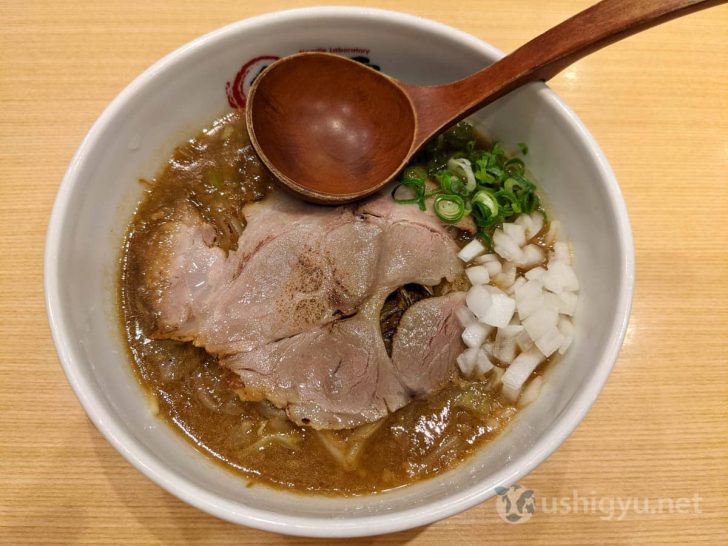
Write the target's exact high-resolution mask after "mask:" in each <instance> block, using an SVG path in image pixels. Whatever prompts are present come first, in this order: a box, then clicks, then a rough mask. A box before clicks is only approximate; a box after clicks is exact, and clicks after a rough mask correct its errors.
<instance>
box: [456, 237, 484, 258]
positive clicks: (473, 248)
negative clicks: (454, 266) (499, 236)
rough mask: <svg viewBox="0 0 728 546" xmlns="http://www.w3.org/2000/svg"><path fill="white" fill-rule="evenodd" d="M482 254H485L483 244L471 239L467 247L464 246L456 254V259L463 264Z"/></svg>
mask: <svg viewBox="0 0 728 546" xmlns="http://www.w3.org/2000/svg"><path fill="white" fill-rule="evenodd" d="M483 252H485V247H484V246H483V243H481V242H480V241H478V239H473V240H472V241H470V242H469V243H468V244H467V245H465V246H464V247H463V248H462V249H461V250H460V252H458V258H460V259H461V260H462V261H464V262H469V261H470V260H472V259H473V258H475V257H476V256H479V255H480V254H482V253H483Z"/></svg>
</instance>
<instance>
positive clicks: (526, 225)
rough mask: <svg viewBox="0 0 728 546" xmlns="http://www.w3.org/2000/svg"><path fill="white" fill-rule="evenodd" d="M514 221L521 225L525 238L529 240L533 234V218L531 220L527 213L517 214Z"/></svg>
mask: <svg viewBox="0 0 728 546" xmlns="http://www.w3.org/2000/svg"><path fill="white" fill-rule="evenodd" d="M514 223H516V224H518V225H519V226H522V227H523V230H524V233H525V235H526V239H527V240H530V239H531V238H532V237H533V236H534V232H533V228H534V225H533V220H531V217H530V216H529V215H528V214H519V215H518V218H516V220H515V222H514Z"/></svg>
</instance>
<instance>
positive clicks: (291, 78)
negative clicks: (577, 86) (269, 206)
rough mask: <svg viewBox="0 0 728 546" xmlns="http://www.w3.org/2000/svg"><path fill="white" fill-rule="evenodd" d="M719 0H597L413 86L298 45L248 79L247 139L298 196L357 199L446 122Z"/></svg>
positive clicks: (341, 200) (389, 177) (397, 168)
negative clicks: (494, 54)
mask: <svg viewBox="0 0 728 546" xmlns="http://www.w3.org/2000/svg"><path fill="white" fill-rule="evenodd" d="M726 1H728V0H603V1H602V2H600V3H598V4H596V5H594V6H592V7H590V8H588V9H586V10H585V11H582V12H581V13H579V14H577V15H575V16H574V17H572V18H571V19H568V20H566V21H564V22H563V23H561V24H559V25H557V26H555V27H554V28H552V29H551V30H549V31H547V32H546V33H544V34H541V35H540V36H538V37H536V38H534V39H533V40H531V41H530V42H528V43H527V44H525V45H524V46H522V47H520V48H519V49H517V50H516V51H514V52H513V53H511V54H510V55H508V56H506V57H504V58H503V59H501V60H500V61H498V62H496V63H495V64H492V65H490V66H488V67H487V68H484V69H483V70H481V71H479V72H476V73H475V74H473V75H472V76H469V77H467V78H465V79H463V80H459V81H456V82H454V83H450V84H447V85H435V86H424V87H423V86H416V85H410V84H406V83H403V82H400V81H397V80H395V79H393V78H390V77H388V76H385V75H384V74H381V73H380V72H377V71H376V70H373V69H371V68H368V67H366V66H364V65H362V64H360V63H358V62H356V61H353V60H351V59H347V58H345V57H340V56H337V55H332V54H327V53H299V54H296V55H291V56H289V57H284V58H282V59H280V60H279V61H277V62H275V63H273V64H272V65H271V66H269V67H268V68H267V69H266V70H265V71H264V72H263V73H262V74H261V75H260V76H259V77H258V79H257V80H256V81H255V83H254V84H253V86H252V88H251V89H250V93H249V96H248V110H247V113H246V117H247V123H248V130H249V132H250V138H251V140H252V143H253V146H254V147H255V149H256V151H257V152H258V154H259V155H260V158H261V159H262V160H263V162H264V163H265V164H266V165H267V166H268V168H269V169H270V170H271V171H272V173H273V174H274V175H275V176H276V177H277V178H278V179H279V180H280V181H281V182H283V184H285V186H287V187H288V188H290V189H291V190H293V191H294V192H296V193H297V194H299V195H300V196H301V197H302V198H304V199H306V200H308V201H312V202H316V203H323V204H340V203H346V202H351V201H355V200H357V199H361V198H362V197H365V196H367V195H370V194H372V193H374V192H375V191H377V190H378V189H380V188H381V187H382V186H383V185H385V184H386V183H387V182H389V181H390V180H392V178H394V177H395V176H396V175H397V174H398V173H399V172H400V171H401V170H402V168H403V167H404V166H405V164H406V163H407V161H408V160H409V159H410V158H411V157H412V154H414V153H415V152H416V151H417V150H419V148H420V147H421V146H422V145H423V144H424V143H425V142H427V140H428V139H430V138H431V137H432V136H434V135H435V134H436V133H438V132H439V131H441V130H442V129H443V128H445V127H447V126H448V125H450V124H451V123H453V122H455V121H457V120H460V119H462V118H464V117H465V116H467V115H468V114H470V113H471V112H473V111H474V110H477V109H479V108H482V107H483V106H485V105H487V104H489V103H491V102H493V101H494V100H496V99H498V98H499V97H502V96H503V95H505V94H506V93H509V92H510V91H513V90H514V89H516V88H518V87H520V86H522V85H523V84H525V83H528V82H532V81H537V80H541V81H545V80H548V79H549V78H551V77H553V76H554V75H556V74H557V73H559V72H560V71H561V70H563V69H564V68H566V67H567V66H569V65H570V64H572V63H573V62H575V61H576V60H578V59H580V58H581V57H584V56H585V55H588V54H589V53H591V52H593V51H596V50H598V49H600V48H602V47H604V46H606V45H609V44H611V43H613V42H616V41H617V40H621V39H622V38H625V37H627V36H630V35H632V34H635V33H637V32H640V31H641V30H644V29H646V28H649V27H652V26H654V25H657V24H660V23H662V22H665V21H668V20H670V19H674V18H676V17H679V16H681V15H686V14H688V13H691V12H693V11H697V10H700V9H704V8H708V7H711V6H715V5H718V4H722V3H724V2H726Z"/></svg>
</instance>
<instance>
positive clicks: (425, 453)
mask: <svg viewBox="0 0 728 546" xmlns="http://www.w3.org/2000/svg"><path fill="white" fill-rule="evenodd" d="M143 182H144V181H143ZM145 184H147V185H148V191H147V193H146V195H145V197H144V199H143V200H142V202H141V204H140V205H139V208H138V210H137V212H136V214H135V216H134V219H133V221H132V223H131V225H130V227H129V231H128V234H127V239H126V243H125V246H124V250H123V257H122V267H121V279H120V315H121V320H122V323H123V327H124V331H125V334H126V338H127V340H128V346H129V350H130V353H131V356H132V360H133V363H134V367H135V369H136V371H137V372H138V376H139V378H140V381H141V383H142V384H143V386H144V388H145V389H146V390H147V391H148V393H149V396H150V397H151V399H152V401H153V402H154V407H155V408H157V410H158V414H159V415H160V417H162V418H163V419H165V420H167V421H168V422H169V423H170V425H171V426H173V428H175V429H177V430H178V431H180V432H181V433H183V434H184V437H185V438H187V439H188V440H190V441H191V442H193V443H194V444H195V445H196V446H197V447H198V448H199V449H200V450H203V451H204V452H206V453H208V454H209V455H211V456H212V457H214V458H215V459H217V460H219V461H221V462H222V463H223V464H224V465H226V466H227V467H228V468H230V469H233V470H234V471H236V472H239V473H240V474H242V475H243V476H244V477H245V478H247V479H249V480H252V481H253V482H260V483H265V484H268V485H272V486H277V487H283V488H287V489H291V490H295V491H300V492H315V493H320V494H336V495H342V494H343V495H356V494H366V493H371V492H376V491H382V490H386V489H391V488H395V487H399V486H402V485H406V484H408V483H411V482H413V481H417V480H421V479H424V478H428V477H431V476H433V475H435V474H437V473H438V472H441V471H443V470H447V469H450V468H452V467H454V466H455V465H457V464H458V463H460V462H462V461H463V460H464V459H465V458H467V457H468V456H469V455H471V454H472V453H473V452H474V451H475V450H477V449H478V448H479V447H480V446H482V445H483V444H484V443H485V442H487V441H488V440H490V439H491V438H493V437H494V436H495V435H497V434H498V433H499V432H500V431H501V430H502V429H503V428H504V427H505V426H506V424H507V423H508V422H509V421H510V420H511V418H512V417H513V415H514V414H515V413H516V408H515V407H514V406H513V405H511V404H508V403H506V402H504V400H503V399H502V398H501V396H500V395H499V394H498V391H497V390H495V389H493V388H492V387H491V385H490V384H489V380H488V379H489V377H490V375H489V376H486V377H485V379H481V380H477V381H465V380H461V381H458V382H457V383H456V384H451V385H449V386H447V387H446V388H444V389H442V390H440V391H439V392H436V393H434V394H431V395H430V396H429V397H427V398H425V399H420V400H415V401H413V402H412V403H410V404H408V405H407V406H405V407H404V408H402V409H400V410H398V411H397V412H395V413H393V414H391V415H389V416H388V417H385V418H384V419H382V420H380V421H378V422H375V423H370V424H367V425H364V426H361V427H359V428H357V429H353V430H341V431H315V430H313V429H310V428H308V427H299V426H296V425H294V424H293V423H291V422H290V421H289V420H288V419H287V417H286V414H285V413H284V412H283V411H282V410H279V409H277V408H275V407H274V406H273V405H272V404H270V403H269V402H267V401H262V402H247V401H241V400H240V398H239V397H238V396H237V395H236V393H235V389H236V388H239V387H240V386H241V384H240V382H239V381H238V380H237V379H236V378H237V376H235V375H234V374H233V373H232V372H230V371H228V370H226V369H224V368H222V367H221V366H220V365H219V364H218V363H217V360H216V358H215V357H213V356H211V355H209V354H208V353H206V352H205V351H204V350H202V349H200V348H197V347H194V346H193V345H192V344H191V343H184V342H178V341H170V340H155V339H151V338H149V337H147V332H148V331H149V330H148V316H147V314H148V310H147V309H145V308H144V305H143V303H142V298H140V297H139V293H138V291H139V288H138V287H139V286H140V283H139V282H138V278H139V275H140V268H139V266H138V264H139V263H140V260H143V259H144V256H143V249H144V245H143V244H142V243H143V242H144V241H145V239H146V238H148V237H150V233H151V232H152V230H153V229H154V228H155V226H157V225H159V223H160V222H163V221H164V219H165V217H166V216H167V215H169V214H171V211H172V210H173V209H174V206H175V203H179V201H180V200H186V201H187V202H189V203H191V204H193V205H194V206H195V207H196V208H197V210H199V211H200V213H201V214H202V216H203V217H204V219H205V220H206V221H208V222H209V223H211V224H212V225H213V226H214V227H215V230H216V235H217V238H216V240H217V244H218V245H219V246H221V247H222V248H223V249H224V250H230V249H234V248H235V247H236V242H237V239H238V237H239V236H240V234H241V233H242V232H243V230H244V229H245V228H244V219H243V217H242V213H241V210H242V207H243V206H244V205H245V204H246V203H249V202H251V201H256V200H260V199H264V198H265V196H266V195H267V194H269V193H270V192H272V191H277V190H275V189H274V188H273V184H272V180H271V178H270V175H269V174H268V173H267V172H266V171H265V169H264V168H263V166H262V165H261V163H260V162H259V160H258V159H257V157H256V155H255V153H254V151H253V149H252V146H251V145H250V142H249V140H248V137H247V133H246V131H245V121H244V116H243V115H242V114H241V113H238V112H235V113H231V114H228V115H226V116H225V117H222V118H221V119H219V120H217V121H216V122H214V123H213V124H212V125H211V126H210V127H209V128H207V129H205V130H204V131H203V132H202V133H200V134H199V135H198V136H197V137H196V138H194V139H193V140H191V141H189V142H187V143H185V144H183V145H182V146H180V147H179V148H177V149H176V150H175V152H174V153H173V155H172V157H171V158H170V159H169V162H168V163H167V165H166V166H165V168H164V169H163V170H162V172H160V173H159V175H158V176H157V178H156V179H155V180H154V181H152V182H149V183H148V182H145ZM435 290H438V288H437V287H436V288H435ZM428 292H429V290H428V289H425V288H423V287H419V286H416V285H414V286H405V287H403V288H402V289H400V290H399V291H397V292H396V293H394V294H392V295H391V296H390V298H389V299H388V300H387V302H386V303H385V306H384V309H383V311H382V318H381V328H382V333H383V337H384V339H385V344H386V345H388V347H389V343H391V336H392V333H393V331H394V330H395V329H396V324H397V321H398V319H399V317H400V316H401V315H402V312H403V310H404V309H406V308H407V306H408V305H411V304H412V303H414V302H415V301H417V300H419V299H421V298H423V297H427V296H428ZM543 367H544V365H542V366H541V368H540V370H542V369H543ZM251 483H252V482H251Z"/></svg>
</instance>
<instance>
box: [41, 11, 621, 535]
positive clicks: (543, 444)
mask: <svg viewBox="0 0 728 546" xmlns="http://www.w3.org/2000/svg"><path fill="white" fill-rule="evenodd" d="M335 16H339V17H341V16H346V17H353V18H365V19H372V20H387V21H391V22H396V23H399V24H403V25H406V26H411V27H417V28H419V29H420V30H424V31H425V32H429V33H434V34H439V35H447V36H448V37H449V38H451V39H455V40H457V41H460V42H463V43H465V44H467V45H470V46H472V47H474V49H477V50H479V51H482V52H483V53H485V54H488V55H491V56H494V57H496V58H500V57H502V56H503V52H501V51H500V50H498V49H496V48H494V47H493V46H491V45H489V44H488V43H486V42H484V41H482V40H480V39H478V38H476V37H475V36H472V35H470V34H468V33H466V32H464V31H461V30H458V29H456V28H453V27H451V26H449V25H445V24H443V23H439V22H436V21H432V20H430V19H425V18H422V17H418V16H414V15H410V14H406V13H401V12H396V11H391V10H385V9H378V8H362V7H350V6H325V7H322V6H316V7H306V8H298V9H289V10H283V11H277V12H273V13H267V14H263V15H258V16H255V17H251V18H248V19H244V20H241V21H237V22H234V23H232V24H229V25H226V26H224V27H222V28H219V29H217V30H213V31H212V32H209V33H207V34H205V35H203V36H201V37H199V38H196V39H195V40H193V41H191V42H188V43H187V44H185V45H182V46H181V47H179V48H178V49H176V50H174V51H173V52H171V53H169V54H167V55H166V56H164V57H163V58H162V59H160V60H159V61H157V62H156V63H154V64H153V65H152V66H150V67H149V68H147V69H146V70H145V71H144V72H143V73H142V74H140V75H139V76H138V77H136V78H135V79H134V80H133V81H132V82H131V83H129V84H128V85H127V86H126V87H125V88H124V89H123V90H122V91H121V92H120V93H119V94H118V95H117V96H116V97H115V98H114V100H113V101H112V102H111V103H110V104H109V105H108V106H107V107H106V108H105V110H104V111H103V113H102V114H101V115H100V116H99V118H98V119H97V120H96V121H95V122H94V124H93V125H92V127H91V129H90V130H89V131H88V133H87V134H86V136H85V137H84V139H83V140H82V142H81V144H80V145H79V147H78V149H77V150H76V152H75V154H74V156H73V158H72V159H71V161H70V164H69V166H68V169H67V170H66V173H65V175H64V176H63V179H62V182H61V185H60V187H59V190H58V194H57V196H56V200H55V203H54V206H53V211H52V213H51V217H50V221H49V224H48V230H47V235H46V244H45V259H44V289H45V304H46V312H47V315H48V321H49V324H50V329H51V334H52V338H53V342H54V344H55V347H56V352H57V354H58V358H59V360H60V363H61V366H62V368H63V370H64V372H65V374H66V377H67V380H68V382H69V384H70V385H71V387H72V388H73V390H74V392H75V394H76V396H77V397H78V399H79V401H80V403H81V405H82V406H83V408H84V410H85V411H86V413H87V415H88V416H89V418H90V419H91V421H92V422H93V423H94V425H95V426H96V428H97V429H98V430H99V431H100V432H101V434H102V435H103V436H104V437H105V438H106V439H107V440H108V441H109V442H110V443H111V444H112V445H113V446H114V448H116V450H117V451H118V452H119V453H121V455H122V456H123V457H124V458H125V459H126V460H127V461H129V462H130V463H131V464H132V465H133V466H134V467H136V468H137V469H138V470H139V471H140V472H142V473H143V474H144V475H145V476H147V477H148V478H149V479H151V480H152V481H154V482H155V483H156V484H157V485H159V486H160V487H162V488H163V489H165V490H166V491H168V492H169V493H172V494H173V495H175V496H176V497H178V498H180V499H181V500H183V501H185V502H186V503H188V504H190V505H192V506H195V507H196V508H199V509H200V510H202V511H204V512H207V513H208V514H211V515H214V516H216V517H218V518H221V519H223V520H226V521H229V522H232V523H237V524H242V525H246V526H249V527H253V528H257V529H261V530H265V531H271V532H277V533H284V534H289V535H296V536H308V537H328V538H333V537H358V536H371V535H378V534H384V533H391V532H396V531H402V530H406V529H412V528H416V527H420V526H423V525H427V524H430V523H433V522H435V521H438V520H440V519H444V518H446V517H449V516H452V515H454V514H457V513H459V512H462V511H464V510H467V509H468V508H471V507H473V506H475V505H476V504H479V503H481V502H483V501H485V500H486V499H488V498H490V497H491V496H492V495H493V494H494V488H488V487H483V484H482V482H480V481H477V482H474V483H473V484H472V485H471V486H470V487H468V488H467V489H463V490H461V491H458V492H456V493H453V494H451V495H449V496H448V497H446V498H444V499H440V500H438V501H435V502H432V503H429V504H426V505H423V506H418V507H414V508H407V509H404V510H401V511H398V512H396V513H387V514H380V515H374V516H364V517H354V518H337V519H326V520H324V519H321V518H313V517H303V516H290V515H285V514H281V513H276V512H270V511H266V510H260V509H257V508H255V507H251V506H247V505H242V504H240V503H236V502H233V501H229V500H227V499H223V498H220V497H218V496H217V495H216V494H214V493H212V492H210V491H209V490H206V489H203V488H201V487H199V486H198V485H195V484H194V483H192V482H191V481H189V480H188V479H187V478H186V477H185V476H183V475H180V474H177V473H175V472H173V471H171V470H170V469H168V468H166V466H165V464H164V462H163V461H161V460H160V459H159V458H158V457H157V456H156V455H155V454H153V453H152V452H150V451H148V450H147V449H146V448H145V447H144V446H142V445H141V444H140V442H138V441H137V439H136V438H135V437H134V436H133V435H132V434H131V433H129V432H127V431H126V430H125V426H123V425H122V424H120V423H118V422H117V421H118V418H117V417H116V416H115V415H114V414H113V412H112V411H111V410H110V409H107V408H106V407H105V405H104V404H103V403H102V402H101V398H102V397H101V395H100V394H99V393H97V392H96V389H95V386H94V385H93V383H94V382H93V380H92V378H90V377H86V376H85V374H84V373H83V370H82V369H81V367H80V366H79V365H78V362H79V361H80V359H79V358H77V355H76V349H75V348H74V344H73V343H72V342H71V340H72V339H73V336H72V332H71V330H70V328H69V327H68V325H67V324H65V323H64V321H63V318H62V306H61V303H62V298H61V294H60V293H61V286H60V284H59V275H58V273H59V271H58V268H59V265H60V262H61V256H60V254H59V252H58V249H59V248H60V245H61V241H62V240H63V238H64V236H65V231H66V229H65V226H64V224H65V221H66V217H67V215H68V211H67V209H68V207H69V205H70V197H71V195H72V193H73V191H72V190H73V189H74V187H75V186H76V185H77V184H78V183H79V178H78V174H79V172H80V171H81V170H82V167H83V166H84V165H85V164H86V163H87V162H89V161H90V159H89V156H88V151H89V149H90V148H91V147H92V144H93V142H94V141H95V140H96V138H97V136H98V135H99V133H101V132H102V130H103V129H104V128H105V127H106V126H107V124H108V123H109V122H110V121H112V120H113V119H114V118H115V116H116V115H117V113H118V112H119V110H120V109H121V108H122V106H123V105H124V104H125V103H126V102H127V101H129V100H131V99H132V98H133V97H134V96H135V95H136V94H137V93H138V92H140V90H141V89H142V88H144V87H145V86H146V85H147V84H149V83H150V82H151V81H152V80H154V79H155V78H156V77H157V76H158V75H160V74H162V73H164V72H165V71H166V70H167V69H168V68H170V67H171V66H173V65H175V64H176V63H178V62H182V61H184V60H185V59H186V58H187V57H188V56H189V55H191V54H192V53H193V52H195V51H196V50H198V49H200V48H202V47H205V46H208V45H210V44H213V43H215V42H217V41H220V40H224V39H225V38H227V37H228V36H231V35H235V34H238V33H241V32H245V31H247V30H248V29H252V28H255V27H258V26H260V25H267V24H271V23H276V22H283V21H286V20H311V19H317V18H319V17H335ZM529 85H531V86H532V87H535V88H536V92H537V93H538V94H539V95H540V97H541V98H542V99H543V100H544V101H545V102H546V103H547V104H548V105H549V106H550V107H551V108H553V109H554V110H555V111H556V112H557V113H558V114H560V115H561V117H562V118H563V119H564V121H565V122H567V123H568V125H569V126H570V128H571V129H572V130H573V131H574V132H575V133H576V134H577V135H578V137H579V138H580V139H581V140H582V141H583V143H584V145H585V147H586V148H588V149H589V151H590V153H591V154H592V155H593V159H594V160H595V163H596V165H597V168H598V171H599V173H600V176H601V177H602V179H603V180H604V183H605V190H606V193H607V196H608V199H609V201H610V203H611V204H612V206H613V209H614V215H615V220H616V227H617V233H616V236H617V241H618V246H619V248H620V250H621V253H620V255H621V263H620V264H619V265H620V267H619V268H620V271H621V275H622V282H621V283H620V288H619V293H618V294H617V313H616V315H615V318H614V321H613V323H612V326H611V333H610V336H609V339H608V341H607V345H606V350H605V352H604V353H603V354H602V356H601V358H600V360H599V362H598V363H597V364H596V365H595V366H594V368H593V371H592V373H591V374H590V376H589V377H587V378H586V380H585V382H584V384H583V385H582V388H581V389H580V390H579V391H578V392H577V393H576V394H575V395H574V396H573V398H572V399H571V400H570V401H569V402H568V403H567V405H566V406H565V407H564V408H563V410H562V411H561V413H560V414H559V415H558V416H557V417H556V419H555V421H554V423H553V424H552V426H551V427H550V428H549V429H548V430H547V431H546V432H545V433H544V435H543V436H542V437H541V439H540V440H539V441H538V442H536V444H534V445H533V446H532V447H531V448H530V449H528V450H527V451H525V452H524V453H523V454H521V455H520V456H519V457H518V458H516V459H514V460H513V461H512V462H511V464H509V465H508V468H506V469H503V470H502V471H501V472H498V473H496V474H494V475H492V476H491V478H490V480H489V481H491V482H493V481H494V482H496V483H497V485H504V486H510V485H511V484H513V483H515V482H516V481H517V480H519V479H520V478H522V477H523V476H525V475H526V474H528V473H529V472H531V471H532V470H533V469H534V468H535V467H536V466H538V465H539V464H540V463H541V462H543V461H544V460H545V459H546V458H547V457H548V456H549V455H551V454H552V453H553V452H554V451H555V450H556V449H557V448H558V447H559V446H560V445H561V444H562V443H563V442H564V441H565V440H566V438H568V437H569V435H570V434H571V433H572V432H573V431H574V429H575V428H576V427H577V426H578V424H579V423H580V422H581V421H582V420H583V418H584V417H585V416H586V414H587V412H588V411H589V409H590V408H591V406H592V405H593V404H594V402H595V400H596V398H597V396H598V395H599V393H600V392H601V390H602V388H603V387H604V385H605V383H606V380H607V377H608V376H609V373H610V371H611V369H612V367H613V366H614V363H615V362H616V360H617V357H618V354H619V351H620V348H621V346H622V342H623V340H624V337H625V334H626V331H627V325H628V322H629V315H630V310H631V304H632V294H633V289H634V246H633V240H632V230H631V226H630V221H629V217H628V214H627V208H626V204H625V202H624V199H623V196H622V193H621V190H620V188H619V185H618V183H617V180H616V177H615V175H614V173H613V171H612V169H611V167H610V166H609V163H608V162H607V159H606V157H605V156H604V153H603V152H602V151H601V149H600V148H599V145H598V144H597V143H596V141H595V140H594V138H593V137H592V135H591V134H590V133H589V131H588V130H587V128H586V127H585V126H584V124H583V123H582V122H581V120H579V118H578V117H577V116H576V114H575V113H574V112H573V111H572V110H571V109H570V108H569V107H568V106H567V105H566V104H565V103H564V102H562V101H561V99H560V98H559V97H558V96H557V95H556V93H554V92H553V91H552V90H551V89H549V88H548V87H547V86H546V85H545V84H543V83H532V84H529Z"/></svg>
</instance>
